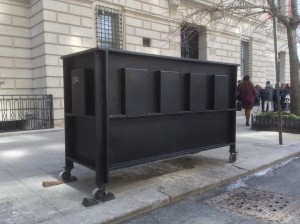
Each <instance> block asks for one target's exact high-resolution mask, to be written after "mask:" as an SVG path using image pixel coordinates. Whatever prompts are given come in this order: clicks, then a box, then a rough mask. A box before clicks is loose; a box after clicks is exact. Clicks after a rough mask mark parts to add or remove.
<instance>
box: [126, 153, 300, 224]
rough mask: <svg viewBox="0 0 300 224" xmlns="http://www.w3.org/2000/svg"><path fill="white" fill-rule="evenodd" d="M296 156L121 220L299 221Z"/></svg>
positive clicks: (134, 223)
mask: <svg viewBox="0 0 300 224" xmlns="http://www.w3.org/2000/svg"><path fill="white" fill-rule="evenodd" d="M299 161H300V159H299V157H298V158H295V159H292V160H289V161H288V162H285V163H282V164H280V165H277V166H275V167H273V168H269V169H266V170H264V171H261V172H259V173H256V174H254V175H252V176H249V177H245V178H243V179H241V180H238V181H236V182H234V183H232V184H230V185H227V186H224V187H221V188H217V189H216V190H212V191H209V192H207V193H204V194H199V195H196V196H193V197H189V198H187V199H185V200H183V201H179V202H177V203H174V204H171V205H168V206H165V207H162V208H160V209H157V210H154V211H152V212H150V213H148V214H145V215H143V216H140V217H137V218H134V219H131V220H127V221H125V222H123V224H138V223H148V224H150V223H199V224H200V223H201V224H202V223H203V224H204V223H205V224H210V223H218V224H223V223H224V224H225V223H230V224H231V223H243V224H262V223H289V224H296V223H300V188H299V186H300V178H299V172H300V164H299Z"/></svg>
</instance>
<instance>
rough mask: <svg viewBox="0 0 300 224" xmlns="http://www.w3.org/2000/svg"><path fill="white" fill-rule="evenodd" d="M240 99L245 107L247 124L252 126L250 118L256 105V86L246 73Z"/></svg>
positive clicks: (240, 88) (240, 89)
mask: <svg viewBox="0 0 300 224" xmlns="http://www.w3.org/2000/svg"><path fill="white" fill-rule="evenodd" d="M239 93H240V99H241V101H242V104H243V108H244V109H245V117H246V126H250V124H249V119H250V114H251V110H252V109H253V106H254V98H255V93H256V91H255V88H254V85H253V83H252V82H251V80H250V76H249V75H245V76H244V78H243V82H242V84H241V85H240V87H239Z"/></svg>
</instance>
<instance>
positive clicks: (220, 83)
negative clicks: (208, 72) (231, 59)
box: [214, 75, 228, 110]
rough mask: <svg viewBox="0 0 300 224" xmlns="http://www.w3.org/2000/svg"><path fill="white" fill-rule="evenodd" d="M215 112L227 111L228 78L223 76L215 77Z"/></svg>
mask: <svg viewBox="0 0 300 224" xmlns="http://www.w3.org/2000/svg"><path fill="white" fill-rule="evenodd" d="M214 95H215V97H214V104H215V105H214V108H215V110H226V109H228V77H227V76H225V75H215V94H214Z"/></svg>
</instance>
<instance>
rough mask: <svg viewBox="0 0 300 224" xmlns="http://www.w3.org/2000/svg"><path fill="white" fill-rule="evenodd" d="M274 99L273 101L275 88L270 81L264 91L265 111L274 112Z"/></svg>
mask: <svg viewBox="0 0 300 224" xmlns="http://www.w3.org/2000/svg"><path fill="white" fill-rule="evenodd" d="M272 99H273V87H272V85H271V84H270V81H267V82H266V87H265V89H264V109H265V111H266V112H267V111H272V108H271V107H272Z"/></svg>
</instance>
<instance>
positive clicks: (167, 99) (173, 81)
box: [159, 71, 179, 114]
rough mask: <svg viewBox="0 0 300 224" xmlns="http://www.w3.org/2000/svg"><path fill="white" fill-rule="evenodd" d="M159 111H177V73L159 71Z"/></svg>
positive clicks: (164, 112) (167, 112)
mask: <svg viewBox="0 0 300 224" xmlns="http://www.w3.org/2000/svg"><path fill="white" fill-rule="evenodd" d="M159 84H160V91H159V92H160V94H159V95H160V97H159V112H160V113H163V114H169V113H178V111H179V73H178V72H169V71H160V79H159Z"/></svg>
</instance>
